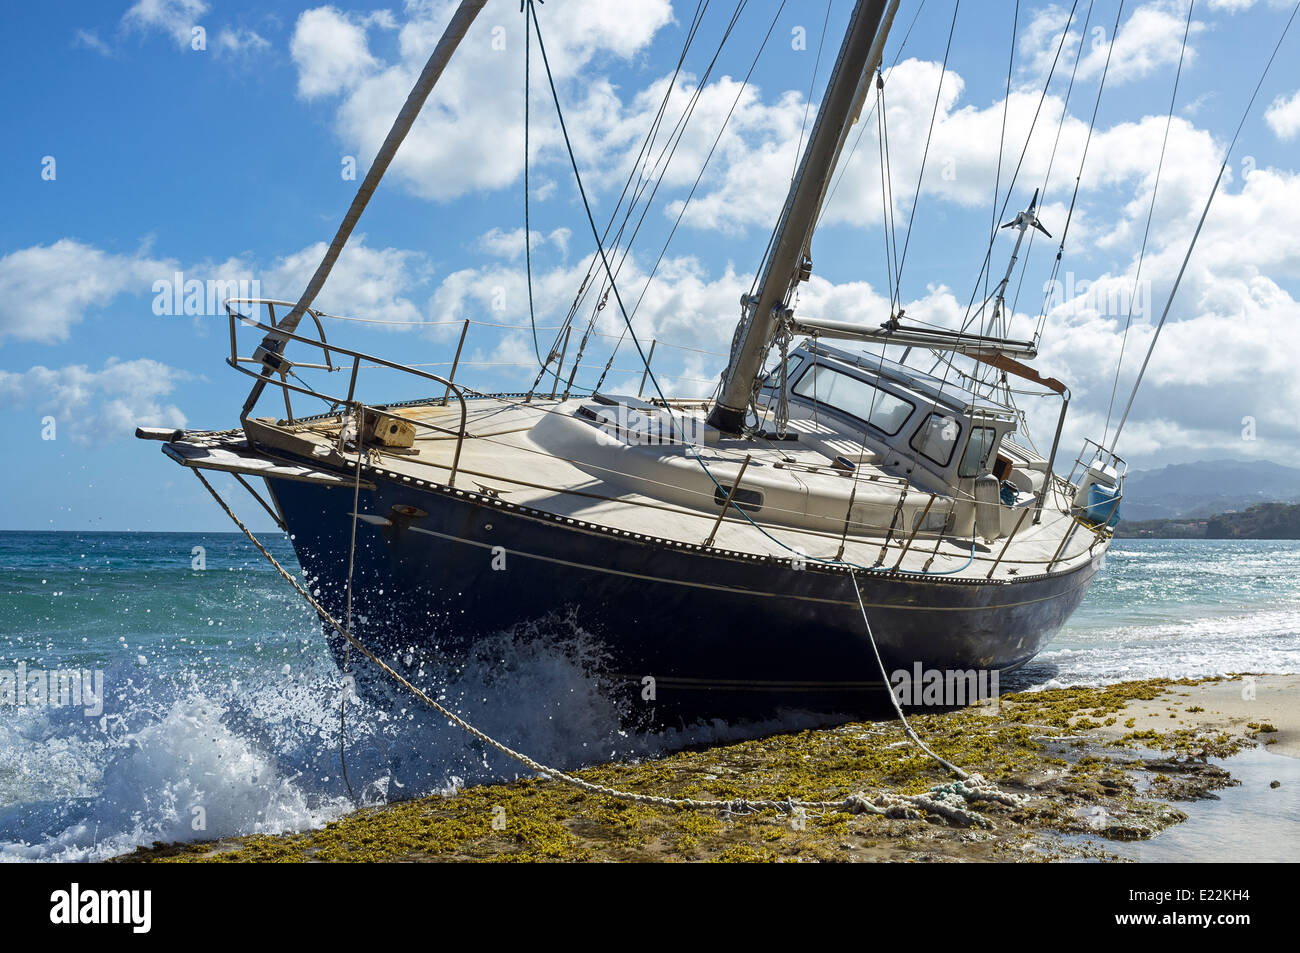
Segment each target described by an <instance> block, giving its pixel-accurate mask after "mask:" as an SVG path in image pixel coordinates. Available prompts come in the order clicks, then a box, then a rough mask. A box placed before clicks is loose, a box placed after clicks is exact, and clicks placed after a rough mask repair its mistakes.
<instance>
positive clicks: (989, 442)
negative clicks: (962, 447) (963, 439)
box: [957, 427, 998, 477]
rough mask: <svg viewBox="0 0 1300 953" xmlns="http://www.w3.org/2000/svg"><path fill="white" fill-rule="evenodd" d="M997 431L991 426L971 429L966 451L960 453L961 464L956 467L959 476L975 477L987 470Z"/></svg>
mask: <svg viewBox="0 0 1300 953" xmlns="http://www.w3.org/2000/svg"><path fill="white" fill-rule="evenodd" d="M997 438H998V432H997V430H996V429H994V428H993V427H976V428H974V429H973V430H971V433H970V440H969V441H967V443H966V452H965V453H963V454H962V455H961V466H960V467H959V468H958V469H957V475H958V476H959V477H977V476H979V475H980V474H981V473H984V472H985V471H986V470H988V467H989V455H990V454H991V452H992V450H993V444H994V442H995V441H996V440H997Z"/></svg>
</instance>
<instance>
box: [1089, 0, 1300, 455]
mask: <svg viewBox="0 0 1300 953" xmlns="http://www.w3.org/2000/svg"><path fill="white" fill-rule="evenodd" d="M1298 12H1300V2H1298V3H1296V5H1295V6H1294V7H1292V8H1291V15H1290V16H1289V17H1288V18H1287V21H1286V26H1284V27H1283V28H1282V33H1281V35H1280V36H1279V37H1278V38H1277V43H1276V45H1274V47H1273V52H1272V54H1270V55H1269V58H1268V62H1267V63H1265V64H1264V70H1263V72H1262V73H1260V76H1259V82H1258V83H1256V84H1255V91H1254V92H1252V93H1251V94H1250V100H1249V102H1247V103H1246V108H1245V109H1244V110H1243V111H1242V114H1241V121H1240V122H1238V123H1237V129H1236V131H1235V132H1234V133H1233V134H1232V141H1231V142H1230V143H1229V144H1228V148H1227V149H1226V150H1224V153H1223V164H1222V165H1220V166H1219V174H1218V175H1217V176H1215V179H1214V187H1213V188H1211V189H1210V196H1209V198H1207V199H1206V200H1205V208H1204V210H1203V211H1202V212H1201V218H1200V220H1199V221H1198V222H1197V223H1196V231H1195V232H1193V233H1192V240H1191V242H1190V243H1189V244H1188V246H1187V254H1186V255H1184V256H1183V263H1182V265H1181V266H1180V267H1179V269H1178V276H1177V277H1176V278H1175V279H1174V285H1173V287H1172V288H1171V289H1170V290H1169V297H1168V299H1167V300H1166V301H1165V309H1164V312H1163V313H1162V314H1161V315H1160V322H1159V323H1158V324H1157V325H1156V330H1155V334H1153V335H1152V336H1151V344H1150V346H1149V347H1148V348H1147V353H1146V357H1145V358H1143V360H1142V366H1141V367H1140V368H1139V369H1138V374H1137V379H1136V380H1135V381H1134V382H1133V391H1132V393H1130V394H1129V398H1128V403H1127V404H1126V405H1125V407H1124V415H1123V416H1122V417H1120V420H1119V424H1118V425H1116V427H1115V436H1114V437H1113V438H1111V443H1110V452H1111V453H1112V454H1114V452H1115V445H1116V444H1118V443H1119V435H1120V433H1121V432H1122V431H1123V430H1124V424H1125V423H1127V422H1128V415H1129V412H1130V411H1131V410H1132V409H1133V401H1134V400H1135V399H1136V398H1137V393H1138V388H1139V387H1141V386H1142V378H1143V376H1144V375H1145V374H1146V370H1147V365H1148V364H1150V363H1151V355H1152V354H1154V353H1155V349H1156V342H1157V341H1159V340H1160V332H1161V331H1162V330H1164V327H1165V321H1166V320H1168V318H1169V310H1170V308H1172V307H1173V303H1174V296H1175V295H1176V294H1178V286H1179V285H1180V284H1181V283H1182V280H1183V275H1184V274H1185V273H1186V271H1187V264H1188V262H1190V261H1191V259H1192V252H1193V251H1194V250H1195V249H1196V242H1197V240H1198V239H1199V238H1200V237H1201V229H1202V228H1203V227H1204V225H1205V219H1206V218H1207V217H1208V216H1209V214H1210V206H1211V205H1213V204H1214V197H1215V196H1216V195H1218V194H1219V185H1220V183H1222V182H1223V173H1224V172H1225V171H1226V170H1227V168H1228V160H1229V159H1230V158H1231V157H1232V150H1233V149H1235V148H1236V146H1237V140H1238V139H1239V138H1240V137H1241V130H1242V128H1243V127H1244V126H1245V125H1246V120H1247V118H1249V116H1250V111H1251V109H1252V108H1253V107H1254V105H1255V100H1256V98H1258V96H1259V91H1260V89H1261V88H1262V87H1263V86H1264V80H1265V79H1267V78H1268V74H1269V71H1270V70H1271V69H1272V68H1273V61H1274V60H1275V59H1277V54H1278V51H1279V50H1280V49H1281V48H1282V43H1283V41H1284V40H1286V36H1287V33H1289V32H1290V30H1291V24H1292V23H1293V22H1294V21H1295V18H1296V14H1297V13H1298Z"/></svg>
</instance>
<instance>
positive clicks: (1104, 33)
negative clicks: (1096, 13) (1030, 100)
mask: <svg viewBox="0 0 1300 953" xmlns="http://www.w3.org/2000/svg"><path fill="white" fill-rule="evenodd" d="M1067 20H1069V11H1068V10H1067V9H1065V8H1063V7H1060V6H1058V5H1055V4H1053V5H1052V6H1049V7H1045V8H1043V9H1041V10H1038V11H1036V12H1035V13H1034V15H1033V16H1032V17H1031V19H1030V21H1029V25H1028V26H1027V27H1026V28H1025V31H1024V32H1023V33H1022V35H1021V37H1020V40H1019V42H1018V49H1019V51H1020V54H1021V57H1022V59H1023V60H1026V61H1027V62H1024V63H1023V64H1022V70H1021V73H1022V76H1023V77H1024V78H1025V79H1026V81H1027V82H1028V83H1029V85H1030V86H1031V87H1032V86H1034V85H1037V86H1038V87H1039V88H1041V86H1042V83H1043V81H1044V80H1046V78H1047V73H1048V70H1049V69H1050V68H1051V65H1052V62H1053V61H1054V60H1056V57H1057V49H1058V48H1061V53H1060V59H1059V60H1058V61H1057V66H1056V73H1057V76H1062V75H1065V76H1068V75H1069V74H1070V72H1071V71H1072V69H1073V68H1074V66H1073V64H1074V61H1075V57H1076V55H1077V56H1078V59H1079V63H1078V73H1077V77H1076V78H1077V79H1078V80H1082V81H1086V80H1092V79H1099V78H1100V77H1101V75H1102V73H1103V72H1105V74H1106V84H1107V85H1108V86H1110V85H1120V84H1123V83H1128V82H1132V81H1134V80H1138V79H1142V78H1143V77H1145V76H1149V75H1151V74H1152V73H1154V72H1156V71H1158V70H1161V69H1163V68H1166V67H1173V66H1175V65H1176V64H1177V63H1178V57H1179V54H1180V52H1181V51H1182V48H1183V32H1184V29H1185V28H1186V27H1187V2H1186V0H1150V2H1148V3H1144V4H1141V5H1140V6H1137V7H1136V8H1133V12H1132V13H1130V14H1129V16H1128V18H1127V19H1125V20H1122V21H1121V22H1120V24H1119V30H1118V32H1117V33H1116V35H1115V36H1114V37H1113V38H1112V37H1111V35H1110V31H1111V29H1112V28H1113V27H1114V25H1115V21H1114V20H1113V19H1100V18H1099V19H1094V20H1093V21H1092V24H1091V25H1090V26H1089V27H1088V36H1087V37H1083V38H1082V39H1083V45H1082V48H1081V47H1080V39H1081V36H1080V32H1079V31H1080V30H1081V29H1082V28H1083V20H1082V18H1081V17H1080V16H1078V15H1077V13H1076V16H1075V18H1074V20H1073V21H1072V22H1071V23H1070V31H1069V32H1068V33H1067V34H1066V37H1065V45H1064V47H1063V48H1062V47H1061V30H1062V29H1064V28H1065V25H1066V22H1067ZM1205 29H1206V25H1205V23H1203V22H1201V21H1200V20H1196V19H1193V20H1192V24H1191V28H1190V32H1189V35H1188V39H1187V51H1186V55H1185V57H1184V67H1186V65H1187V64H1190V63H1192V62H1193V61H1194V59H1195V57H1196V47H1195V45H1194V40H1195V38H1196V37H1197V36H1199V35H1200V34H1201V33H1203V32H1204V31H1205ZM1112 39H1113V41H1114V42H1113V49H1112V42H1111V41H1112ZM1107 57H1109V60H1110V65H1109V67H1107Z"/></svg>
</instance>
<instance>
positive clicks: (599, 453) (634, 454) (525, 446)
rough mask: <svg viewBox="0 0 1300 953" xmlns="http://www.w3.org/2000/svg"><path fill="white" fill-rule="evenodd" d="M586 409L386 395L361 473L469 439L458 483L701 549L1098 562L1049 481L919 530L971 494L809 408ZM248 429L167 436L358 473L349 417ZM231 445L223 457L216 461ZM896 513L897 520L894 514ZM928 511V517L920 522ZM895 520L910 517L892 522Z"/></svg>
mask: <svg viewBox="0 0 1300 953" xmlns="http://www.w3.org/2000/svg"><path fill="white" fill-rule="evenodd" d="M584 405H585V406H586V407H587V408H588V413H589V412H590V409H591V407H592V406H593V403H592V401H591V400H590V399H589V398H579V399H570V400H568V401H562V400H548V399H536V398H534V399H533V400H532V401H531V402H525V401H524V400H523V399H522V398H516V397H509V396H494V397H481V398H476V399H472V400H469V401H467V402H466V420H465V437H464V439H463V440H461V439H460V437H459V428H460V423H461V410H460V407H459V405H458V403H457V402H456V401H454V400H453V401H451V402H450V403H449V404H448V405H446V406H444V405H443V404H442V403H441V402H440V401H425V402H417V403H409V404H398V405H389V406H387V407H383V406H381V407H376V408H375V409H376V410H378V411H380V412H387V413H391V414H392V415H394V416H399V417H400V418H403V419H405V420H408V421H411V422H413V423H414V424H415V425H416V435H415V440H414V443H413V445H412V446H411V447H409V448H396V447H392V448H390V447H376V446H367V447H366V448H365V453H366V458H367V465H366V466H365V467H364V468H363V471H362V473H363V477H362V478H363V482H364V483H370V482H372V481H373V480H374V479H376V478H386V479H398V480H403V481H410V482H412V483H415V484H417V485H419V484H434V485H447V484H448V482H449V479H450V476H451V471H452V467H453V463H454V462H456V461H455V455H456V452H457V447H458V445H459V452H460V457H459V461H458V462H457V463H456V474H455V480H454V485H455V487H456V488H458V489H462V490H466V491H470V492H475V493H478V494H481V495H483V496H485V497H489V498H498V499H501V500H503V501H507V502H509V503H511V504H515V505H519V506H524V507H529V508H532V509H536V510H541V511H543V512H546V513H549V514H553V515H556V516H561V517H567V518H571V519H574V520H580V521H583V522H586V523H591V524H596V525H599V526H604V527H608V528H611V529H615V530H619V531H623V532H627V533H633V534H640V535H644V536H648V537H654V538H663V539H669V540H673V541H676V542H684V543H690V544H694V545H700V544H704V543H705V542H706V541H708V540H710V539H712V545H713V546H714V547H715V548H717V549H719V550H726V551H732V552H738V553H744V554H752V555H763V556H771V557H777V558H788V559H792V560H798V559H800V558H804V559H806V560H807V561H808V562H815V561H817V560H833V559H835V558H836V557H837V556H839V558H841V559H843V560H844V561H846V562H850V563H853V564H856V565H859V566H863V567H872V568H883V569H895V568H896V569H898V570H899V571H903V572H913V573H929V574H935V575H937V574H944V575H949V576H952V577H954V578H968V579H979V580H983V579H986V578H991V579H992V580H994V581H1001V582H1011V581H1015V580H1017V579H1024V578H1027V577H1033V576H1039V575H1043V574H1045V573H1047V572H1049V571H1050V572H1052V573H1061V572H1066V571H1069V570H1070V569H1073V568H1076V567H1077V566H1078V565H1080V564H1082V563H1084V562H1087V561H1088V560H1089V559H1090V558H1091V555H1092V551H1093V547H1094V545H1095V544H1096V542H1097V538H1098V537H1097V536H1096V535H1095V534H1094V533H1093V532H1092V531H1091V530H1090V529H1089V528H1087V527H1085V526H1082V525H1081V524H1079V523H1077V522H1076V521H1075V520H1074V519H1073V517H1071V516H1070V515H1069V509H1068V507H1069V498H1068V497H1067V496H1066V495H1065V494H1064V487H1063V485H1062V484H1060V483H1058V482H1055V481H1054V482H1053V483H1052V484H1051V485H1050V486H1049V492H1048V497H1047V500H1046V502H1045V505H1044V506H1043V510H1042V517H1041V521H1040V522H1038V523H1035V522H1034V517H1033V514H1032V512H1031V513H1029V514H1028V515H1024V516H1023V518H1022V516H1021V511H1022V510H1025V509H1029V510H1032V509H1033V506H1034V503H1033V500H1032V498H1028V497H1026V498H1024V499H1022V500H1021V501H1020V502H1019V503H1018V504H1017V506H1016V507H1015V508H1011V507H1004V509H1006V510H1008V511H1009V513H1006V514H1004V525H1006V520H1008V519H1009V520H1010V523H1011V524H1012V525H1014V526H1016V527H1018V528H1017V529H1016V530H1015V532H1014V533H1012V532H1011V531H1010V529H1008V530H1006V531H1005V532H1004V535H1003V537H1002V538H1000V539H998V540H996V541H995V542H993V543H992V544H990V545H987V546H986V545H984V544H983V543H982V542H979V541H976V542H975V543H974V545H973V546H972V537H971V534H969V533H966V534H963V535H964V538H961V537H959V536H956V535H944V536H939V535H938V534H937V533H936V532H935V531H933V530H932V529H927V528H922V529H919V530H917V531H916V532H915V534H914V535H913V530H912V527H914V526H918V525H923V526H925V527H929V526H930V525H931V521H932V520H933V519H934V517H938V519H939V522H942V521H943V519H944V517H945V516H946V514H947V513H948V510H949V508H953V507H958V506H961V505H962V504H963V501H960V500H954V499H953V498H952V497H949V496H943V495H940V494H931V493H928V492H925V491H924V490H921V489H919V488H917V487H915V486H912V485H910V484H909V482H908V480H907V479H906V478H904V477H902V476H900V475H898V473H896V472H890V469H889V468H888V467H882V466H880V465H878V464H877V463H873V462H870V458H871V456H872V455H871V454H870V453H868V454H866V455H865V456H864V455H862V454H861V450H862V447H861V446H860V445H857V444H854V445H852V446H850V444H851V443H852V442H851V441H848V440H847V439H846V438H840V439H836V438H835V437H834V435H833V434H831V435H818V434H817V433H815V432H814V431H815V430H816V429H817V428H816V426H815V425H814V423H813V421H811V420H808V421H800V420H792V421H791V430H793V431H803V432H801V433H800V434H799V439H797V440H775V439H770V440H769V439H752V440H749V439H739V438H738V439H716V434H715V435H714V438H715V439H713V440H711V441H706V443H705V444H704V445H703V446H702V447H700V448H699V452H698V456H697V457H696V456H691V455H690V454H689V453H688V452H687V448H685V447H683V446H682V445H681V444H673V445H657V446H656V445H644V444H638V443H636V442H631V441H628V440H627V439H626V435H620V434H618V433H617V432H614V433H611V432H610V431H609V429H608V428H602V427H598V426H596V425H595V424H593V423H591V422H590V421H587V420H583V419H581V415H580V414H579V410H580V408H582V407H584ZM703 410H704V405H703V404H700V403H699V402H694V403H690V402H674V411H675V413H677V414H679V415H680V416H681V417H683V418H685V417H688V416H689V415H691V414H695V415H697V416H698V415H700V414H701V413H702V412H703ZM247 430H248V436H249V438H251V441H252V443H253V447H250V446H249V442H248V441H246V440H244V439H243V436H242V435H241V434H239V432H224V433H220V434H218V433H213V434H211V435H208V436H207V437H206V438H205V437H204V436H203V435H199V434H194V433H191V434H187V435H186V437H185V439H184V440H182V441H179V442H176V443H172V444H168V447H170V448H172V449H171V451H170V452H171V455H172V456H173V457H174V458H175V459H177V460H178V462H181V463H184V464H186V465H190V466H199V467H208V468H214V469H229V470H235V471H237V472H245V473H251V474H253V475H266V474H265V473H262V472H259V471H260V470H265V468H267V467H268V466H270V467H278V468H279V470H278V472H277V473H276V474H275V475H279V476H289V478H294V477H293V473H294V472H295V470H296V469H297V470H300V471H301V472H300V473H299V475H298V477H297V478H300V479H310V480H313V481H320V482H334V483H336V484H337V483H338V482H339V477H340V475H341V476H343V477H344V480H343V482H346V483H347V484H348V485H351V483H352V481H353V479H354V477H353V475H352V474H353V468H354V466H355V460H356V457H357V454H356V451H355V446H354V444H353V438H354V436H355V430H354V428H353V426H352V423H351V420H350V419H349V418H347V417H345V416H332V417H317V418H311V419H307V420H303V421H299V422H296V423H287V422H285V421H275V420H271V419H269V418H259V419H257V420H252V421H249V424H248V428H247ZM805 438H808V439H805ZM840 444H844V446H840ZM200 446H201V447H202V449H201V450H199V449H196V448H197V447H200ZM186 448H188V449H186ZM221 454H225V455H226V457H227V458H228V459H225V461H224V462H222V460H221V459H218V458H219V457H220V455H221ZM837 454H843V455H845V456H848V457H850V459H852V458H853V457H854V456H855V455H856V456H857V457H858V458H859V459H858V462H857V465H856V467H855V469H853V470H852V471H849V470H846V469H844V468H843V467H842V464H841V465H840V466H836V465H835V461H834V459H833V457H834V456H835V455H837ZM286 456H287V457H288V458H292V459H286ZM276 458H279V459H276ZM746 458H748V459H749V465H748V467H747V469H746V471H745V475H744V477H743V479H742V481H741V484H740V487H741V489H747V488H751V487H753V488H756V489H760V490H762V492H763V493H764V503H763V505H762V506H761V507H759V508H758V509H757V511H755V512H753V513H752V515H750V514H746V515H745V516H742V515H739V514H737V512H736V509H735V507H734V506H733V507H732V508H730V509H729V510H728V512H727V515H726V516H725V517H724V518H723V519H722V520H721V521H719V519H718V516H719V514H720V513H721V512H722V505H721V504H722V501H723V500H724V499H725V495H724V491H728V490H730V488H731V485H732V484H733V483H734V482H735V480H736V477H737V475H738V473H739V472H740V470H741V469H742V467H744V466H745V460H746ZM302 460H311V461H313V463H312V465H311V466H306V465H304V464H302V463H301V462H299V461H302ZM250 461H255V462H250ZM710 490H712V491H713V492H709V491H710ZM737 498H738V499H739V498H740V494H739V493H738V494H737ZM873 500H874V501H875V502H873ZM769 501H770V502H769ZM783 503H784V504H786V505H782V504H783ZM965 505H970V504H969V501H965ZM899 512H902V513H903V518H897V519H894V518H896V517H897V516H898V513H899ZM927 512H928V513H930V514H933V516H932V517H931V518H930V520H927V521H926V522H925V523H924V524H922V522H921V519H922V517H923V516H924V515H925V514H926V513H927ZM850 513H851V514H852V517H853V518H852V519H849V520H847V523H846V515H848V514H850ZM891 519H894V521H895V525H896V526H899V527H900V528H899V529H898V530H896V531H895V532H894V533H892V534H891V533H889V532H888V530H887V527H888V526H889V524H890V522H891ZM1067 536H1068V541H1067V543H1066V545H1065V546H1064V548H1062V545H1061V543H1062V539H1063V538H1066V537H1067ZM1008 537H1009V540H1008ZM841 547H842V548H843V552H842V555H839V554H840V552H841ZM1049 567H1050V569H1049ZM990 571H992V572H991V573H990Z"/></svg>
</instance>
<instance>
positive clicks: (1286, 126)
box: [1264, 89, 1300, 142]
mask: <svg viewBox="0 0 1300 953" xmlns="http://www.w3.org/2000/svg"><path fill="white" fill-rule="evenodd" d="M1264 120H1265V121H1266V122H1267V123H1268V127H1269V128H1270V129H1272V130H1273V134H1274V135H1275V136H1277V137H1278V138H1279V139H1281V140H1282V141H1283V142H1289V141H1290V140H1292V139H1294V138H1295V137H1296V136H1298V135H1300V89H1298V90H1296V91H1295V92H1294V93H1292V94H1291V95H1290V96H1279V97H1277V99H1275V100H1273V103H1272V105H1270V106H1269V107H1268V110H1267V111H1266V112H1265V113H1264Z"/></svg>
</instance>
